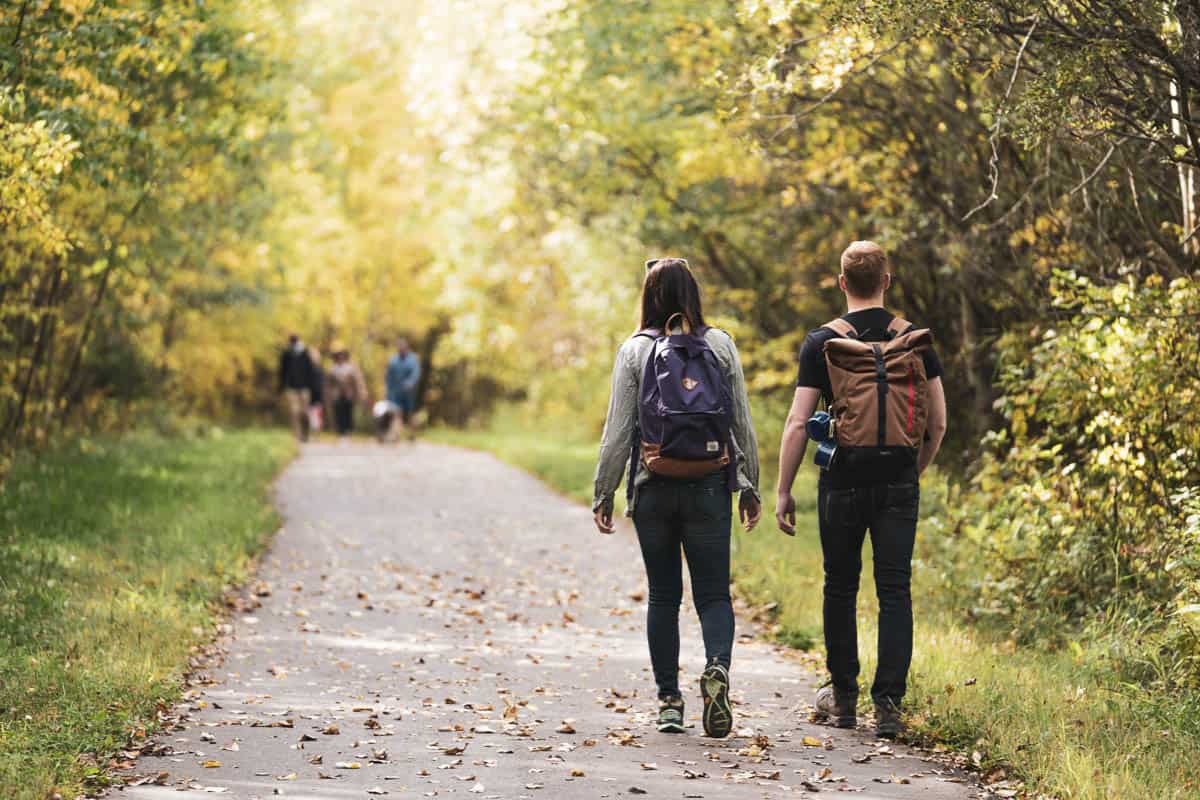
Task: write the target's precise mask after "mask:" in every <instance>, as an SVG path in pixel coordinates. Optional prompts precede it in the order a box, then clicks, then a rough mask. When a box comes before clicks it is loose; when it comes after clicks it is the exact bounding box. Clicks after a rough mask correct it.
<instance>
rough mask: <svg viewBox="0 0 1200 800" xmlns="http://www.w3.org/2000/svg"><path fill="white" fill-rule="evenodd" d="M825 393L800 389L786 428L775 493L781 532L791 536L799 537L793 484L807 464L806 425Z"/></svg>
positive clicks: (803, 387)
mask: <svg viewBox="0 0 1200 800" xmlns="http://www.w3.org/2000/svg"><path fill="white" fill-rule="evenodd" d="M820 399H821V390H820V389H817V388H814V387H812V386H798V387H796V394H795V395H794V396H793V397H792V408H791V410H790V411H788V416H787V422H786V423H784V426H783V440H782V441H781V442H780V443H779V486H778V488H777V489H776V491H775V494H776V498H775V521H776V522H777V523H778V524H779V529H780V530H781V531H783V532H784V533H786V534H788V535H789V536H795V535H796V501H795V500H794V499H793V498H792V484H793V483H794V482H795V481H796V473H797V472H798V471H799V470H800V464H801V463H802V462H803V461H804V451H805V450H807V449H808V430H807V429H806V428H805V424H806V423H807V422H808V418H809V417H811V416H812V415H813V412H814V411H816V410H817V403H818V402H819V401H820Z"/></svg>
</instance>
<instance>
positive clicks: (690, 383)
mask: <svg viewBox="0 0 1200 800" xmlns="http://www.w3.org/2000/svg"><path fill="white" fill-rule="evenodd" d="M699 385H700V381H697V380H693V379H691V378H684V379H683V388H684V389H687V390H688V391H689V392H690V391H692V390H693V389H695V388H696V387H697V386H699Z"/></svg>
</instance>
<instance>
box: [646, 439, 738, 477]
mask: <svg viewBox="0 0 1200 800" xmlns="http://www.w3.org/2000/svg"><path fill="white" fill-rule="evenodd" d="M642 463H643V464H645V465H646V469H648V470H650V472H652V473H653V474H655V475H661V476H663V477H664V478H703V477H704V476H705V475H711V474H712V473H714V472H716V471H718V470H722V469H724V468H725V467H727V466H729V448H728V447H726V448H725V449H724V450H722V451H721V455H720V457H718V458H708V459H705V460H703V461H693V460H690V459H682V458H670V457H667V456H664V455H662V453H661V452H660V447H659V445H656V444H650V443H649V442H642Z"/></svg>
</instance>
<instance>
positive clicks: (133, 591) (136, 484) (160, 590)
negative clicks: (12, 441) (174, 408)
mask: <svg viewBox="0 0 1200 800" xmlns="http://www.w3.org/2000/svg"><path fill="white" fill-rule="evenodd" d="M292 452H293V445H292V444H291V442H290V440H289V437H287V436H286V435H284V434H280V433H267V432H241V433H226V434H223V435H219V434H213V435H210V436H208V437H205V438H193V439H164V438H160V437H158V436H154V435H149V434H141V435H132V436H127V437H124V438H121V439H119V440H101V441H98V442H93V441H84V442H79V443H77V444H75V445H74V446H72V447H70V448H65V449H62V450H60V451H58V452H56V453H52V454H49V455H46V456H45V457H43V458H42V459H41V460H39V461H29V462H26V463H18V464H17V465H16V466H15V467H14V469H13V471H12V473H11V474H10V476H9V478H8V481H7V483H6V484H5V485H4V487H3V489H2V490H0V797H3V798H6V800H25V799H26V798H28V799H29V800H33V799H34V798H44V797H46V796H47V795H49V794H52V793H53V792H54V791H56V790H57V791H59V792H61V793H62V794H63V796H68V797H69V796H72V795H73V794H74V793H75V792H77V791H79V790H80V789H81V788H84V787H86V786H88V784H89V783H91V784H93V785H94V784H96V783H97V782H100V781H102V780H103V772H102V770H103V768H104V766H105V765H106V763H107V759H108V758H109V757H110V756H111V755H112V754H113V753H114V752H116V751H117V750H118V749H120V748H121V747H122V746H124V745H125V744H126V743H127V742H128V741H130V740H131V739H136V738H138V737H139V736H144V735H145V731H146V729H147V728H148V727H150V726H151V723H152V720H153V719H154V717H155V712H156V708H157V706H158V705H159V703H160V702H163V701H165V702H167V703H169V702H170V701H171V700H172V698H173V697H174V696H175V694H177V692H178V689H179V686H180V675H181V671H182V669H183V668H184V666H185V665H186V663H187V660H188V655H189V653H190V652H191V651H192V649H193V648H194V647H195V646H196V645H197V644H199V643H201V642H203V641H206V640H207V639H208V638H209V637H210V636H211V633H212V627H211V623H212V619H213V611H214V607H215V603H217V602H218V601H219V599H220V597H221V593H222V590H223V588H224V587H226V586H228V585H230V584H232V583H236V582H238V581H240V580H241V579H243V578H245V577H246V576H247V573H248V569H249V567H250V566H251V564H252V560H253V557H254V555H255V554H256V553H257V552H258V551H259V550H260V548H261V547H262V545H263V544H264V543H265V542H266V540H267V537H268V536H269V534H270V533H271V532H272V531H273V530H274V527H275V525H276V522H277V521H276V519H275V515H274V512H273V511H272V509H271V505H270V503H269V501H268V498H267V494H266V487H267V485H268V484H269V482H270V481H271V479H272V478H273V476H274V475H275V474H276V472H277V471H278V470H279V468H280V466H281V465H282V464H283V463H284V462H285V461H286V460H287V459H288V458H289V457H290V455H291V454H292Z"/></svg>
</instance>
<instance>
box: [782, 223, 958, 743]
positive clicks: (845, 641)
mask: <svg viewBox="0 0 1200 800" xmlns="http://www.w3.org/2000/svg"><path fill="white" fill-rule="evenodd" d="M841 267H842V271H841V274H840V275H839V276H838V285H839V286H840V287H841V289H842V292H843V293H844V294H845V296H846V314H845V315H843V316H842V317H840V318H839V319H837V320H833V321H832V322H830V323H828V324H827V325H825V326H822V327H820V328H817V329H816V330H813V331H811V332H810V333H809V334H808V336H807V337H806V338H805V340H804V344H803V346H802V348H801V350H800V369H799V377H798V379H797V382H796V394H795V397H794V399H793V400H792V408H791V411H790V412H789V413H788V418H787V423H786V425H785V427H784V432H783V441H782V443H781V445H780V454H779V487H778V497H777V506H776V520H777V522H778V523H779V527H780V529H781V530H782V531H783V532H784V533H786V534H788V535H791V536H794V535H795V532H796V527H795V526H796V503H795V500H794V499H793V498H792V493H791V492H792V484H793V482H794V481H795V478H796V472H797V470H798V469H799V467H800V464H801V462H802V461H803V459H804V452H805V449H806V448H807V446H808V438H809V434H808V430H807V428H806V425H807V423H808V421H809V418H810V417H812V416H813V412H814V411H816V408H817V402H818V401H819V400H820V399H822V398H824V400H825V402H826V406H827V407H828V408H829V409H830V410H831V411H832V412H833V416H834V419H833V430H834V433H835V437H836V442H837V450H835V451H834V452H833V455H832V460H831V461H830V462H829V463H828V466H827V467H825V468H823V469H822V470H821V475H820V479H819V481H818V485H817V486H818V488H817V518H818V522H819V528H820V536H821V551H822V554H823V557H824V571H825V589H824V614H823V616H824V627H825V649H826V664H827V666H828V668H829V673H830V678H831V681H830V683H831V685H829V686H826V687H824V688H822V689H821V690H820V691H819V692H818V693H817V699H816V708H817V714H818V716H821V717H824V718H826V719H829V720H831V721H832V722H833V723H834V724H835V725H837V726H838V727H848V728H852V727H854V726H855V724H856V723H857V717H856V714H857V705H858V673H859V661H858V630H857V618H856V601H857V596H858V585H859V576H860V574H861V571H862V546H863V540H864V538H865V537H866V534H867V532H868V531H869V532H870V534H871V549H872V553H873V558H874V564H875V587H876V592H877V594H878V596H879V638H878V648H879V658H878V667H877V669H876V671H875V680H874V683H873V685H872V686H871V699H872V700H873V701H874V704H875V718H876V725H877V729H878V733H879V735H880V736H884V737H888V738H892V737H895V736H896V735H897V734H898V733H899V732H900V729H901V720H900V708H901V704H902V702H903V699H904V694H905V690H906V688H907V678H908V669H909V663H910V662H911V660H912V628H913V620H912V597H911V592H910V583H911V577H912V552H913V543H914V540H915V538H916V530H917V509H918V504H919V500H920V490H919V488H918V480H919V477H920V475H921V473H922V472H924V471H925V468H926V467H928V466H929V465H930V464H931V463H932V462H933V459H934V457H935V456H936V455H937V452H938V448H939V447H940V446H941V443H942V438H943V436H944V435H945V432H946V399H945V394H944V391H943V387H942V365H941V362H940V361H939V360H938V357H937V355H936V354H935V353H934V351H933V349H932V348H931V347H929V343H930V342H931V338H930V334H929V333H928V331H925V330H922V329H918V328H917V326H913V325H911V324H909V323H907V322H905V321H904V320H901V319H899V318H898V317H896V316H895V315H893V314H892V313H890V312H889V311H888V310H887V309H886V308H884V293H885V292H886V291H887V289H888V287H889V286H890V285H891V277H892V276H891V274H890V273H889V271H888V259H887V255H886V254H885V253H884V251H883V249H882V248H880V247H879V245H877V244H875V243H873V242H854V243H852V244H851V245H850V246H849V247H848V248H846V251H845V252H844V253H842V259H841ZM831 343H832V344H831ZM854 359H858V361H857V362H856V363H857V365H858V366H859V369H857V370H854V369H845V370H843V369H842V367H844V366H847V365H848V364H850V361H852V360H854ZM863 367H865V369H864V368H863ZM831 372H833V379H832V380H831ZM922 372H923V373H924V374H923V375H922V374H921V373H922ZM922 424H923V426H924V432H923V434H922V431H921V430H920V428H921V426H922ZM826 426H828V423H827V422H826ZM814 427H815V429H817V430H818V431H820V430H821V428H822V426H821V425H820V424H819V423H817V422H816V421H814Z"/></svg>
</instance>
